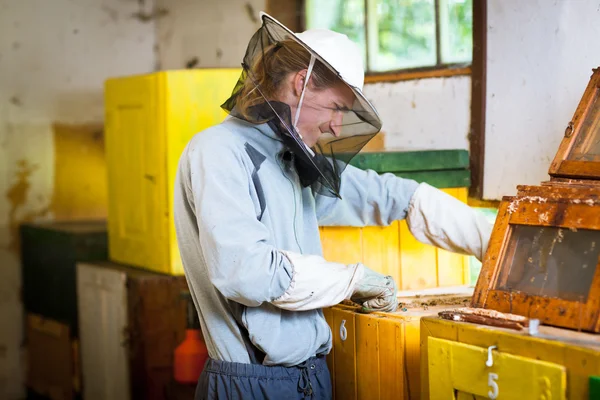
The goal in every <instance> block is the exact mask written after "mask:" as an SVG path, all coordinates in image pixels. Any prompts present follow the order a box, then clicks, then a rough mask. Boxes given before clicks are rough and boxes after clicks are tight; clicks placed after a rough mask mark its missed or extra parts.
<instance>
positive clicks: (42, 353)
mask: <svg viewBox="0 0 600 400" xmlns="http://www.w3.org/2000/svg"><path fill="white" fill-rule="evenodd" d="M25 335H26V338H27V339H26V343H27V374H26V378H25V385H26V386H27V391H28V396H27V397H28V398H38V399H52V400H71V399H75V398H81V396H80V389H81V379H80V378H81V376H80V371H79V355H78V342H77V340H74V339H73V338H72V334H71V329H70V328H69V325H66V324H62V323H60V322H57V321H55V320H52V319H48V318H44V317H42V316H40V315H38V314H32V313H28V314H27V317H26V328H25Z"/></svg>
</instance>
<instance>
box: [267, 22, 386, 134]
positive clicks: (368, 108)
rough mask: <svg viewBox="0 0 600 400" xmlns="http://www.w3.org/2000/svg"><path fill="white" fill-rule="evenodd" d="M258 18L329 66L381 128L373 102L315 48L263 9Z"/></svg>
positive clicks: (379, 128)
mask: <svg viewBox="0 0 600 400" xmlns="http://www.w3.org/2000/svg"><path fill="white" fill-rule="evenodd" d="M259 15H260V19H261V20H262V21H263V24H264V22H265V20H268V21H270V22H272V23H274V24H276V25H277V26H278V27H279V28H281V29H283V30H284V31H286V32H287V33H288V34H289V35H290V38H291V39H293V40H294V41H296V42H297V43H298V44H300V45H301V46H302V47H304V48H305V49H306V50H307V51H309V52H310V53H311V54H312V55H313V56H314V57H315V58H316V59H318V60H319V61H320V62H321V63H323V65H325V66H326V67H327V68H329V69H330V70H331V71H333V72H334V73H335V74H336V75H337V76H338V78H339V79H340V80H341V81H342V82H344V84H345V85H346V86H348V88H349V89H350V90H352V92H353V93H354V95H355V97H356V99H357V101H358V102H359V103H361V106H362V107H363V108H364V109H365V111H368V112H370V113H372V115H373V116H374V117H376V118H377V121H370V122H371V124H372V123H373V122H376V123H377V128H378V131H379V130H381V125H382V124H381V118H380V116H379V113H378V112H377V109H376V108H375V107H374V106H373V104H371V102H370V101H369V100H368V99H367V98H366V97H365V95H364V94H363V93H362V90H360V89H359V88H357V87H356V86H353V85H351V84H349V83H348V82H347V81H346V80H345V79H344V77H343V76H342V75H341V74H340V73H339V71H338V70H336V69H335V68H334V67H333V66H332V65H331V64H329V63H328V62H327V61H326V60H325V59H324V58H323V57H321V55H319V53H317V52H316V51H315V50H313V49H312V48H311V47H310V46H309V45H307V44H306V43H304V42H303V41H302V39H300V38H299V37H298V36H296V34H295V33H294V32H292V31H291V30H290V29H288V28H287V27H286V26H285V25H283V24H282V23H281V22H279V21H277V20H276V19H275V18H273V17H272V16H270V15H269V14H267V13H265V12H264V11H261V12H260V14H259Z"/></svg>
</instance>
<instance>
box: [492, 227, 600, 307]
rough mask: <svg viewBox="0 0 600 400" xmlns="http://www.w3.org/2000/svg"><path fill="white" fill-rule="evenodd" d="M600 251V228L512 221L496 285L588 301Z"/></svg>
mask: <svg viewBox="0 0 600 400" xmlns="http://www.w3.org/2000/svg"><path fill="white" fill-rule="evenodd" d="M599 255H600V231H596V230H587V229H578V230H575V229H573V230H570V229H565V228H557V227H548V226H528V225H512V226H511V233H510V238H509V241H508V245H507V247H506V250H505V253H504V257H503V261H502V263H501V267H500V272H499V276H498V280H497V281H496V289H499V290H503V291H507V292H508V291H510V292H513V291H515V292H522V293H525V294H528V295H532V296H543V297H553V298H559V299H562V300H567V301H580V302H586V301H587V298H588V295H589V293H590V288H591V285H592V280H593V278H594V274H595V272H596V268H597V266H598V256H599Z"/></svg>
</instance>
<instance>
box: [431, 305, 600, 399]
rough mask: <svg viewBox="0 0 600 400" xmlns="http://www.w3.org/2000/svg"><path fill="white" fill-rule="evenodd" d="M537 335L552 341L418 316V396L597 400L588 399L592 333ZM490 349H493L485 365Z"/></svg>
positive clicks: (594, 361)
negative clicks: (419, 364)
mask: <svg viewBox="0 0 600 400" xmlns="http://www.w3.org/2000/svg"><path fill="white" fill-rule="evenodd" d="M540 333H541V334H543V335H551V336H555V337H556V338H555V339H553V340H548V339H542V338H538V337H533V336H529V335H528V334H527V333H526V332H523V331H521V332H517V331H514V330H510V329H503V328H495V327H490V326H482V325H477V324H471V323H466V322H454V321H446V320H443V319H440V318H438V317H431V316H429V317H425V318H423V319H422V320H421V377H422V381H421V392H422V396H421V398H422V399H432V400H438V399H439V400H442V399H443V400H445V399H449V398H457V399H465V400H466V399H473V398H476V399H484V398H496V397H493V396H490V393H491V394H492V395H494V394H497V395H498V396H497V398H499V399H588V398H589V399H590V400H592V399H597V398H598V397H592V393H593V388H594V387H595V386H596V389H595V390H596V393H598V392H597V390H598V389H597V379H594V378H595V377H597V376H599V375H600V340H599V338H598V337H597V335H593V334H588V333H582V332H576V331H575V332H574V331H569V330H565V329H559V328H553V327H545V326H543V327H541V328H540ZM586 341H588V343H586ZM490 346H495V348H494V349H493V350H492V365H491V366H487V365H486V362H487V361H488V358H489V357H488V349H489V348H490ZM455 393H457V394H455ZM452 395H455V396H458V397H452Z"/></svg>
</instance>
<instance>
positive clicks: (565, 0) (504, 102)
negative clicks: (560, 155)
mask: <svg viewBox="0 0 600 400" xmlns="http://www.w3.org/2000/svg"><path fill="white" fill-rule="evenodd" d="M599 38H600V3H599V2H598V1H589V0H587V1H583V0H577V1H574V0H556V1H547V0H528V1H520V0H490V1H489V2H488V28H487V51H488V57H487V98H486V128H485V129H486V137H485V141H486V143H485V173H484V197H485V198H487V199H499V198H501V197H502V196H503V195H510V194H514V193H516V185H518V184H539V183H540V182H541V181H543V180H547V179H548V178H549V176H548V168H549V167H550V162H551V161H552V159H553V158H554V155H555V154H556V151H557V150H558V145H559V143H560V140H561V139H562V137H563V134H564V131H565V128H566V126H567V124H568V122H569V121H570V120H571V118H572V116H573V113H574V112H575V109H576V107H577V104H578V103H579V100H580V99H581V96H582V95H583V91H584V90H585V87H586V85H587V83H588V81H589V78H590V76H591V73H592V68H595V67H598V66H600V41H599V40H598V39H599Z"/></svg>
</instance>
